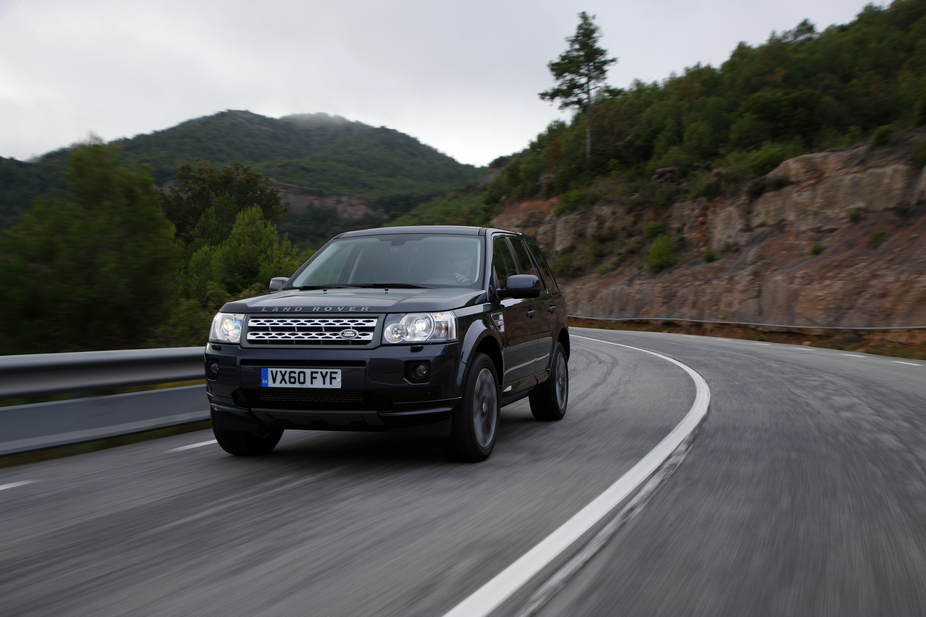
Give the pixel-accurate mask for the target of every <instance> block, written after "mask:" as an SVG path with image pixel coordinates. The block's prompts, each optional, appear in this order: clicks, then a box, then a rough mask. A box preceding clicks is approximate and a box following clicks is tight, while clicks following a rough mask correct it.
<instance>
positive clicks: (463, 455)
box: [444, 353, 499, 463]
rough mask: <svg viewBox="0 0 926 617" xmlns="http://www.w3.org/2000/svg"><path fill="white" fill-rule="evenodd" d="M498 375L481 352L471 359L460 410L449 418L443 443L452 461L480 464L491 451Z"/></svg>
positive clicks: (493, 438) (495, 420)
mask: <svg viewBox="0 0 926 617" xmlns="http://www.w3.org/2000/svg"><path fill="white" fill-rule="evenodd" d="M498 415H499V405H498V374H497V373H496V371H495V364H493V363H492V360H491V359H489V357H488V356H487V355H485V354H482V353H477V354H475V355H474V356H473V361H472V365H471V366H470V370H469V375H468V376H467V378H466V389H465V391H464V393H463V400H462V401H461V402H460V408H459V409H457V411H456V413H454V416H453V427H452V429H451V432H450V436H449V437H447V438H446V439H445V440H444V448H445V450H446V451H447V454H449V455H450V456H451V458H454V459H456V460H460V461H469V462H473V463H475V462H478V461H484V460H485V459H487V458H489V455H490V454H492V450H493V449H494V448H495V438H496V433H497V432H498Z"/></svg>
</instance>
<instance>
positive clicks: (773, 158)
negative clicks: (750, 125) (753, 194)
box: [749, 141, 785, 176]
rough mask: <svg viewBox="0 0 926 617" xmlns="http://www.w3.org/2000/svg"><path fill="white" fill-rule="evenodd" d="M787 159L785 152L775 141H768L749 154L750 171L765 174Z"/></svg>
mask: <svg viewBox="0 0 926 617" xmlns="http://www.w3.org/2000/svg"><path fill="white" fill-rule="evenodd" d="M784 160H785V155H784V153H783V152H782V151H781V150H779V149H778V147H777V146H775V145H774V144H773V143H771V142H769V141H767V142H765V143H764V144H762V147H761V148H759V149H758V150H756V151H755V152H753V153H752V154H751V155H749V171H751V172H752V173H754V174H755V175H757V176H764V175H765V174H767V173H768V172H770V171H772V170H773V169H775V168H776V167H778V166H779V165H781V162H782V161H784Z"/></svg>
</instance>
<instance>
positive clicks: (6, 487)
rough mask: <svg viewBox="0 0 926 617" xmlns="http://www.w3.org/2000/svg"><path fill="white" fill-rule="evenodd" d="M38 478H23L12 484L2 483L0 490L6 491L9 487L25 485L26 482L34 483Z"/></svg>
mask: <svg viewBox="0 0 926 617" xmlns="http://www.w3.org/2000/svg"><path fill="white" fill-rule="evenodd" d="M35 482H37V480H23V481H22V482H13V483H12V484H0V491H5V490H6V489H8V488H16V487H17V486H25V485H26V484H34V483H35Z"/></svg>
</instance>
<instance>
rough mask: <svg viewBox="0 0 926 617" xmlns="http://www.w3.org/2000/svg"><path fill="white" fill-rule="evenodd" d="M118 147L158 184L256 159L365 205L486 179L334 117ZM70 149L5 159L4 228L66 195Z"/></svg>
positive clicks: (254, 118)
mask: <svg viewBox="0 0 926 617" xmlns="http://www.w3.org/2000/svg"><path fill="white" fill-rule="evenodd" d="M112 144H114V145H116V146H117V147H118V149H119V151H120V158H121V160H122V163H123V164H124V165H132V164H147V165H150V166H151V170H152V173H153V175H154V177H155V181H156V182H157V183H158V184H163V183H165V182H167V181H169V180H170V179H171V178H172V177H173V175H174V173H175V172H176V169H177V166H178V165H180V164H181V163H184V162H187V161H189V160H190V159H192V158H202V159H204V160H206V161H208V162H209V163H211V164H212V165H216V166H219V165H221V164H223V163H228V162H231V161H239V162H242V163H250V164H253V165H254V166H255V167H257V168H258V169H260V170H261V171H262V172H263V173H264V174H266V175H268V176H270V177H271V178H273V179H274V180H275V181H276V182H278V183H279V184H281V185H283V186H284V187H286V188H287V189H288V190H291V191H294V192H297V193H303V194H307V195H315V196H326V195H350V196H356V197H361V198H365V199H376V198H381V199H383V198H384V199H389V198H390V197H393V196H395V195H406V194H417V195H424V194H431V195H433V194H438V193H441V192H444V191H447V190H451V189H454V188H457V187H459V186H462V185H465V184H468V183H470V182H472V181H473V180H475V179H476V178H477V177H478V175H479V170H478V169H477V168H475V167H473V166H471V165H462V164H460V163H458V162H456V161H455V160H453V159H452V158H450V157H449V156H446V155H444V154H442V153H440V152H438V151H437V150H435V149H434V148H432V147H430V146H426V145H424V144H422V143H421V142H419V141H418V140H417V139H415V138H413V137H410V136H408V135H405V134H403V133H400V132H398V131H395V130H392V129H388V128H385V127H379V128H376V127H372V126H369V125H366V124H362V123H360V122H352V121H349V120H345V119H344V118H340V117H333V116H328V115H326V114H304V115H294V116H286V117H284V118H281V119H274V118H266V117H264V116H260V115H258V114H254V113H250V112H247V111H225V112H221V113H218V114H215V115H213V116H207V117H203V118H197V119H195V120H189V121H187V122H184V123H182V124H179V125H177V126H175V127H172V128H169V129H166V130H163V131H156V132H154V133H150V134H146V135H138V136H136V137H133V138H131V139H120V140H116V141H114V142H112ZM70 152H71V149H69V148H65V149H61V150H57V151H55V152H51V153H49V154H46V155H44V156H41V157H39V158H37V159H35V160H33V161H29V162H22V161H16V160H13V159H0V229H4V228H8V227H10V226H11V225H13V224H14V223H15V222H16V221H17V220H18V219H19V217H20V216H21V214H22V213H23V212H24V211H26V210H27V209H28V208H29V207H30V205H31V203H32V200H33V199H35V198H36V197H61V196H63V195H64V185H63V181H62V175H63V172H64V169H65V166H66V164H67V160H68V157H69V156H70Z"/></svg>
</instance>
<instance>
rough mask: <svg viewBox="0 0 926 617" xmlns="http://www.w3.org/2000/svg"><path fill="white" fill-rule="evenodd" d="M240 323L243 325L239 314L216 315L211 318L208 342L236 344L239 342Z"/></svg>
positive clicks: (242, 317) (241, 315)
mask: <svg viewBox="0 0 926 617" xmlns="http://www.w3.org/2000/svg"><path fill="white" fill-rule="evenodd" d="M242 323H244V315H243V314H241V313H218V314H217V315H216V316H215V317H213V318H212V330H211V331H210V332H209V341H210V342H213V343H237V342H238V341H240V340H241V324H242Z"/></svg>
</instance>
